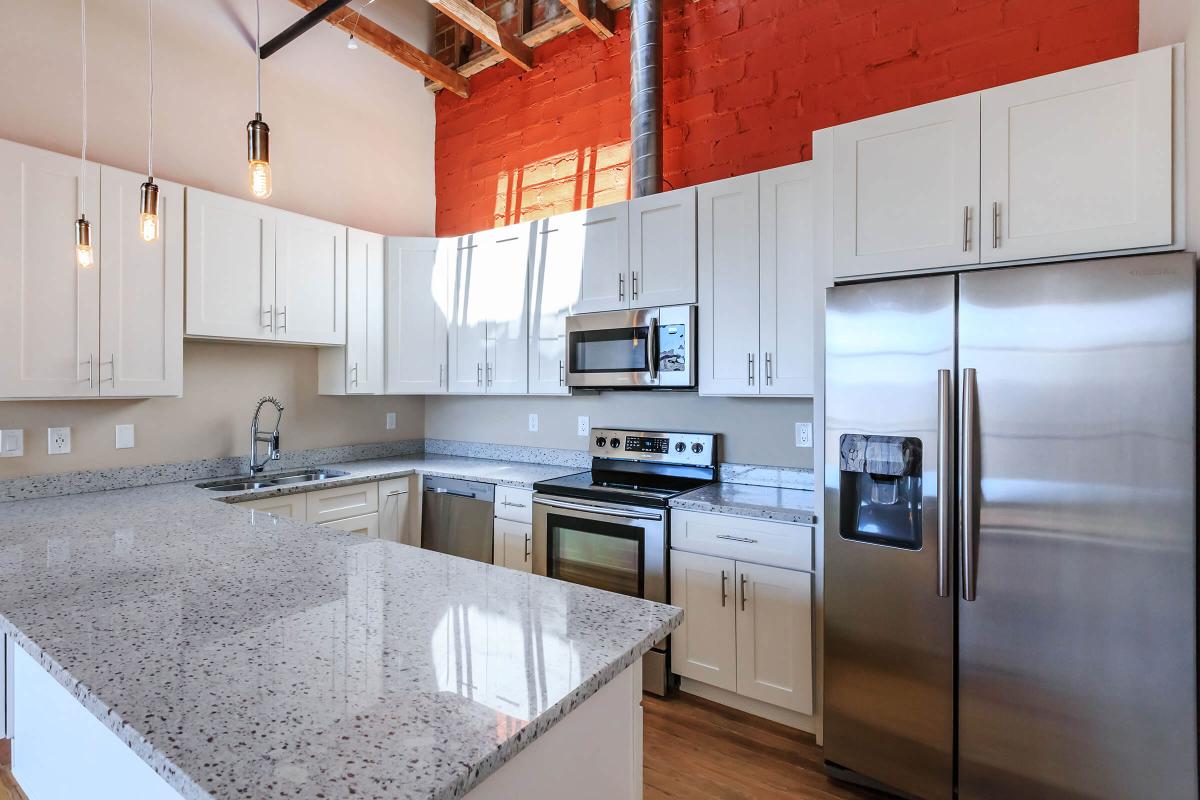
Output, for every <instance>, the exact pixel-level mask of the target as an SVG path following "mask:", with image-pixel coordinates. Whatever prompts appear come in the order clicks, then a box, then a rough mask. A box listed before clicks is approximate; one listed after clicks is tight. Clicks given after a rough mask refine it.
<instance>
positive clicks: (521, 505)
mask: <svg viewBox="0 0 1200 800" xmlns="http://www.w3.org/2000/svg"><path fill="white" fill-rule="evenodd" d="M496 517H497V518H499V519H510V520H512V521H513V522H529V523H532V522H533V492H532V491H530V490H529V489H514V488H513V487H511V486H497V487H496Z"/></svg>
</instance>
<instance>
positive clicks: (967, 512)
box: [959, 367, 979, 601]
mask: <svg viewBox="0 0 1200 800" xmlns="http://www.w3.org/2000/svg"><path fill="white" fill-rule="evenodd" d="M962 378H963V387H962V459H961V462H960V463H961V467H960V469H961V471H962V503H961V507H962V524H961V525H960V526H959V528H960V530H961V531H962V543H961V544H962V596H963V600H967V601H972V600H974V599H975V576H976V575H977V574H978V560H979V554H978V553H977V552H976V550H975V543H976V541H977V540H978V538H979V535H978V531H977V530H976V527H977V524H976V506H977V505H978V499H977V498H978V487H979V480H978V479H977V478H976V476H975V467H976V464H977V463H978V460H979V452H978V449H979V443H978V441H977V439H976V436H977V432H978V430H979V425H978V420H977V419H976V415H977V414H978V408H977V407H976V397H975V394H976V392H975V370H974V369H972V368H970V367H967V368H966V369H964V370H963V375H962Z"/></svg>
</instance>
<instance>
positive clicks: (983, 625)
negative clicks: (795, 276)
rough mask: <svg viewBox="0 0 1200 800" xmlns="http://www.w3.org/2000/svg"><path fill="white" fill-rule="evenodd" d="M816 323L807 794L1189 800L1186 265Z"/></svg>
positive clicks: (1047, 277)
mask: <svg viewBox="0 0 1200 800" xmlns="http://www.w3.org/2000/svg"><path fill="white" fill-rule="evenodd" d="M826 320H827V323H826V324H827V329H826V436H827V437H828V438H827V444H826V453H827V454H828V455H827V456H826V463H825V473H824V474H825V513H826V527H825V570H826V572H825V758H826V762H827V767H828V768H829V771H830V772H831V773H833V774H834V775H837V776H840V777H843V778H848V779H851V780H860V781H863V782H866V783H872V782H873V783H875V784H877V785H879V786H881V787H885V788H887V789H889V790H891V791H893V792H895V793H898V794H903V795H909V796H914V797H921V798H930V799H931V800H942V798H951V797H953V796H956V795H957V796H958V797H959V798H964V800H978V799H980V798H996V799H997V800H999V799H1000V798H1003V799H1004V800H1010V799H1011V798H1070V799H1071V800H1083V798H1089V799H1091V798H1111V799H1112V800H1128V799H1129V798H1156V799H1165V798H1172V799H1173V798H1195V797H1196V796H1197V730H1196V725H1197V717H1196V692H1197V686H1196V496H1195V493H1196V394H1195V389H1196V340H1195V335H1196V266H1195V257H1194V256H1193V255H1192V254H1189V253H1174V254H1166V255H1154V256H1139V257H1135V258H1116V259H1107V260H1096V261H1087V262H1071V263H1061V264H1050V265H1039V266H1029V267H1018V268H1005V269H993V270H985V271H978V272H967V273H961V274H957V275H955V274H942V275H934V276H930V277H921V278H913V279H901V280H892V281H880V282H876V283H865V284H857V285H849V286H840V287H836V288H834V289H831V290H829V295H828V312H827V317H826Z"/></svg>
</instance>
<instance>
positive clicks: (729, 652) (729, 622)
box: [671, 550, 737, 692]
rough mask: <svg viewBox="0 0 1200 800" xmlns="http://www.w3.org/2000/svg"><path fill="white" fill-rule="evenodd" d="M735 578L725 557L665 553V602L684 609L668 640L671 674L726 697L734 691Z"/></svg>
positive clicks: (735, 656)
mask: <svg viewBox="0 0 1200 800" xmlns="http://www.w3.org/2000/svg"><path fill="white" fill-rule="evenodd" d="M735 578H736V575H735V569H734V562H733V561H731V560H729V559H727V558H717V557H715V556H706V555H700V554H699V553H687V552H684V551H683V550H672V551H671V603H672V604H673V605H677V606H679V607H680V608H682V609H684V615H683V624H682V625H680V626H679V628H678V630H676V631H675V633H674V634H672V635H671V667H672V670H673V671H674V672H675V674H677V675H682V676H683V677H685V678H692V679H694V680H698V681H702V682H703V683H707V684H709V685H712V686H717V687H720V688H722V689H726V690H728V691H731V692H733V691H737V636H736V633H735V630H736V624H735V620H734V615H735V614H736V613H737V606H736V604H735V602H734V599H733V596H732V595H731V594H730V590H731V589H732V587H733V585H734V581H735Z"/></svg>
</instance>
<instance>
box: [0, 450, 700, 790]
mask: <svg viewBox="0 0 1200 800" xmlns="http://www.w3.org/2000/svg"><path fill="white" fill-rule="evenodd" d="M464 460H465V461H469V459H464ZM430 461H433V459H430ZM379 466H381V467H382V466H383V465H382V464H381V465H379ZM395 466H396V467H399V466H400V465H399V464H396V465H395ZM413 466H414V467H415V468H416V469H415V471H423V470H421V468H420V466H417V465H413ZM425 466H427V467H432V466H433V464H427V465H425ZM439 466H444V465H439ZM382 471H385V472H386V471H387V470H382ZM562 471H563V472H569V471H571V470H570V469H569V468H567V469H563V470H562ZM310 488H312V487H310ZM681 617H682V612H681V611H680V610H679V609H676V608H672V607H670V606H664V605H659V604H656V603H651V602H647V601H644V600H639V599H635V598H630V597H625V596H623V595H617V594H611V593H608V592H601V591H597V590H593V589H590V588H586V587H582V586H577V585H574V584H569V583H564V582H560V581H556V580H551V579H548V578H544V577H539V576H536V575H530V574H527V573H522V572H516V571H513V570H508V569H504V568H501V567H494V566H491V565H488V564H481V563H477V562H473V561H467V560H463V559H459V558H454V557H451V556H446V555H442V554H439V553H433V552H429V551H425V550H420V549H417V548H413V547H409V546H406V545H402V544H398V543H394V542H388V541H381V540H378V539H364V538H362V537H360V536H355V535H352V534H346V533H342V532H339V531H336V530H332V529H330V528H323V527H318V526H315V525H310V524H305V523H301V522H295V521H292V520H288V519H283V518H278V517H275V516H270V515H264V514H252V513H250V512H249V511H248V510H247V509H245V508H239V507H237V506H234V505H228V504H226V503H222V502H219V501H218V500H217V498H216V497H214V495H213V493H210V492H206V491H204V490H201V489H196V488H195V487H193V486H192V485H191V484H165V485H159V486H147V487H141V488H134V489H122V490H116V491H107V492H93V493H89V494H75V495H67V496H62V497H53V498H46V499H37V500H23V501H17V502H10V503H3V504H0V632H2V633H4V634H5V635H6V636H7V637H8V640H9V643H10V645H15V646H16V647H19V648H20V649H21V651H23V652H20V653H18V654H17V655H18V661H20V662H24V661H30V659H32V661H31V663H32V662H36V665H37V666H40V668H41V669H43V670H45V672H46V673H48V674H49V675H51V676H53V679H54V681H57V684H56V686H61V687H63V688H65V689H66V690H67V691H69V692H70V693H71V695H73V697H74V699H75V700H77V701H78V703H80V704H82V706H83V707H84V708H86V709H87V710H88V711H89V712H90V713H91V715H93V716H94V717H95V719H97V720H99V721H100V722H101V723H103V725H104V726H105V727H106V728H107V730H108V731H111V732H113V733H114V734H115V735H116V736H117V737H119V738H120V740H121V741H122V742H124V744H125V745H127V746H128V748H130V749H131V750H132V751H133V752H134V753H136V754H137V756H138V757H140V759H141V762H144V764H147V765H149V767H151V768H153V770H154V772H156V773H157V775H158V776H161V778H162V779H163V780H165V781H166V784H167V785H169V787H170V788H171V789H172V790H173V791H174V792H177V793H178V794H180V795H182V796H183V797H186V798H234V797H238V798H242V797H265V796H271V797H292V796H303V797H322V798H330V799H332V798H351V797H353V798H355V799H356V800H358V799H359V798H454V797H462V796H463V795H465V794H466V793H467V792H469V791H471V790H472V789H473V788H476V787H478V791H479V792H481V793H483V794H485V795H487V796H488V797H493V796H495V797H499V796H505V797H507V796H509V793H508V789H507V787H508V786H509V785H516V784H512V782H511V780H510V781H508V783H506V784H505V786H504V787H501V786H500V784H501V783H505V782H504V781H502V780H497V781H493V782H492V783H491V784H489V783H486V782H484V779H485V778H488V776H490V775H493V774H496V776H497V778H498V779H499V778H503V776H505V774H506V773H507V774H508V775H509V778H511V777H512V775H513V771H512V770H509V769H505V770H501V771H500V772H497V771H498V770H500V769H501V767H502V766H505V767H507V766H509V765H511V766H512V767H516V766H517V765H518V764H520V763H521V760H520V759H514V757H515V756H517V755H518V754H519V755H521V756H522V757H526V758H527V759H529V758H536V757H538V753H539V752H540V753H541V754H542V755H543V757H544V756H545V755H546V754H547V753H549V752H551V751H550V750H549V749H547V748H549V746H550V745H551V744H552V742H553V741H554V738H553V737H554V736H565V735H566V734H560V733H559V731H560V726H558V725H557V723H559V722H560V721H563V720H566V721H567V724H566V725H564V726H561V728H562V729H563V730H566V729H569V728H571V727H572V726H574V727H575V728H576V729H578V728H579V726H580V725H583V724H585V722H587V720H589V719H592V718H593V717H595V713H592V715H591V716H590V717H589V712H588V708H589V704H587V702H586V701H587V700H588V699H589V698H591V697H592V696H593V695H595V694H596V693H597V692H604V691H609V690H615V687H616V683H617V681H616V680H614V679H617V680H621V679H626V680H633V679H634V678H635V677H636V678H637V679H640V669H633V670H629V669H627V668H628V667H630V666H635V665H637V662H638V660H639V659H640V658H641V656H642V655H643V654H644V653H645V652H646V650H648V649H649V648H650V646H651V645H652V644H653V642H655V641H657V640H659V639H661V638H662V637H663V636H664V635H666V634H667V633H669V632H670V631H671V630H673V629H674V628H675V627H676V626H677V625H678V624H679V622H680V619H681ZM14 672H16V674H17V676H18V680H17V681H14V683H15V684H16V686H17V688H16V691H15V694H16V697H17V703H16V715H15V717H16V735H15V736H14V749H15V753H16V755H17V756H19V755H20V753H21V741H22V739H21V730H22V722H21V720H22V716H21V715H22V703H21V697H22V690H21V688H20V685H21V684H20V678H19V676H20V674H21V672H20V669H15V670H14ZM635 673H636V675H635ZM610 682H613V683H612V684H610ZM606 686H607V688H606ZM638 686H640V680H639V681H638V684H637V685H636V686H634V689H635V690H636V689H637V687H638ZM631 697H633V695H631ZM596 700H597V701H598V702H599V701H604V700H605V698H604V697H598V698H596ZM623 702H625V701H623ZM627 702H628V703H629V706H628V707H629V709H631V710H632V709H634V706H635V705H636V700H628V701H627ZM590 705H591V707H592V708H593V709H596V708H597V705H598V704H596V703H593V704H590ZM600 705H604V704H602V703H601V704H600ZM609 705H611V703H609ZM574 711H578V712H579V713H577V714H576V715H575V716H571V715H572V712H574ZM601 711H603V709H601ZM625 713H626V716H630V712H625ZM35 716H36V714H35ZM633 716H636V713H633ZM578 720H583V722H579V721H578ZM588 724H590V723H588ZM622 724H624V723H622ZM632 725H633V730H635V731H636V734H637V737H638V740H637V747H638V753H639V756H638V758H639V759H640V719H637V720H635V721H634V722H633V723H632ZM531 743H536V744H537V747H535V748H533V749H531V750H529V751H528V752H523V751H524V750H525V748H526V747H527V746H529V745H530V744H531ZM538 748H543V749H542V750H541V751H539V750H538ZM601 749H603V748H601ZM609 749H610V750H611V749H612V748H609ZM63 766H68V765H66V764H64V765H63ZM139 766H140V764H139ZM560 766H561V765H560ZM637 779H638V780H639V781H640V774H639V775H638V776H637ZM489 786H495V787H497V788H504V790H505V791H504V792H503V793H500V794H498V793H495V792H492V793H488V792H487V791H486V790H487V789H488V788H489ZM574 794H575V796H577V797H582V796H584V795H581V794H579V793H578V792H575V793H574ZM585 794H586V793H585ZM472 796H473V797H474V796H477V795H476V794H475V793H473V794H472ZM511 796H513V797H516V796H518V794H512V795H511ZM529 796H531V797H532V796H540V795H536V793H534V794H530V795H529Z"/></svg>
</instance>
